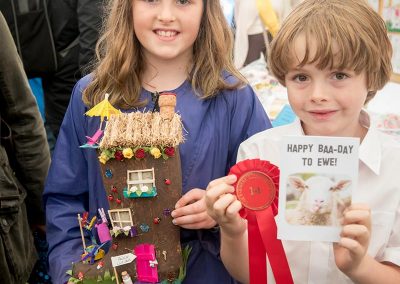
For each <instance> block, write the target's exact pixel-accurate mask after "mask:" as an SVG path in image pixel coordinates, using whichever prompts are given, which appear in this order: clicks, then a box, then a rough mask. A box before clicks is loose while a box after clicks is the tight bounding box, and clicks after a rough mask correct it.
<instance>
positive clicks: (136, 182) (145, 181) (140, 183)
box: [126, 168, 156, 190]
mask: <svg viewBox="0 0 400 284" xmlns="http://www.w3.org/2000/svg"><path fill="white" fill-rule="evenodd" d="M149 172H150V173H151V176H152V177H153V178H152V179H143V178H142V176H143V173H149ZM132 173H137V175H138V179H137V180H131V179H130V174H132ZM126 183H127V185H128V187H127V188H128V190H129V189H130V188H131V187H132V186H134V185H136V186H139V187H140V188H142V187H143V186H144V185H145V184H149V183H151V184H152V187H155V186H156V182H155V176H154V168H151V169H144V170H133V171H132V170H128V171H127V178H126ZM149 190H151V188H149Z"/></svg>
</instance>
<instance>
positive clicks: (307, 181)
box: [277, 136, 359, 242]
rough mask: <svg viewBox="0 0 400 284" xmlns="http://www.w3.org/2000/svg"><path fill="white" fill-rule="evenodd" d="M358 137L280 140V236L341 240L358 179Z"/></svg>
mask: <svg viewBox="0 0 400 284" xmlns="http://www.w3.org/2000/svg"><path fill="white" fill-rule="evenodd" d="M358 145H359V139H357V138H348V137H321V136H286V137H284V138H283V140H282V144H281V154H282V155H281V157H282V161H281V164H280V165H281V167H280V181H279V212H278V219H277V221H278V238H279V239H282V240H298V241H326V242H336V241H338V240H339V234H340V231H341V226H342V225H341V223H342V219H343V214H344V211H345V209H346V208H347V207H349V206H350V205H351V203H352V193H353V188H356V186H357V179H358Z"/></svg>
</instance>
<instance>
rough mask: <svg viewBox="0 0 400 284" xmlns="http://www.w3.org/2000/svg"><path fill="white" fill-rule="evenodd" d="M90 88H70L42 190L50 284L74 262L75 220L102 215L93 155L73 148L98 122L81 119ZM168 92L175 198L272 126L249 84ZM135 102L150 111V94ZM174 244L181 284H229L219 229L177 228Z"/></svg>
mask: <svg viewBox="0 0 400 284" xmlns="http://www.w3.org/2000/svg"><path fill="white" fill-rule="evenodd" d="M226 80H227V81H228V82H230V83H232V82H234V80H235V78H234V77H232V76H229V75H228V76H226ZM89 82H90V76H86V77H84V78H82V79H81V80H80V81H79V82H78V83H77V84H76V86H75V88H74V90H73V93H72V96H71V101H70V104H69V107H68V110H67V112H66V114H65V117H64V121H63V123H62V126H61V130H60V134H59V136H58V140H57V145H56V149H55V152H54V154H53V157H52V163H51V167H50V171H49V175H48V178H47V182H46V187H45V191H44V203H45V206H46V216H47V238H48V242H49V263H50V274H51V276H52V279H53V281H54V283H64V282H65V281H67V280H68V275H67V274H66V273H65V272H66V271H67V270H68V269H71V263H72V262H74V261H75V262H76V261H79V259H80V254H81V253H82V250H83V247H82V240H81V236H80V231H79V223H78V220H77V214H78V213H80V214H82V212H84V211H89V214H90V216H93V215H97V209H98V208H104V209H105V210H106V209H108V200H107V197H106V192H105V190H104V187H103V182H102V176H101V172H100V166H99V161H98V157H97V156H98V153H97V152H96V151H95V150H93V149H82V148H79V146H80V145H83V144H85V143H86V136H91V135H93V133H95V132H96V130H97V129H98V127H99V124H100V121H99V119H98V118H92V117H87V116H85V115H84V114H85V112H86V111H87V110H88V108H87V107H86V106H85V105H84V103H83V101H82V91H83V90H84V89H85V87H86V86H87V85H88V83H89ZM172 92H174V93H176V95H177V105H176V109H175V110H176V112H177V113H179V114H180V115H181V118H182V122H183V125H184V128H185V134H184V135H185V142H184V143H183V144H181V145H180V146H179V152H180V156H181V165H182V185H183V192H182V194H184V193H186V192H188V191H189V190H191V189H193V188H201V189H205V188H206V187H207V185H208V183H209V182H210V181H211V180H213V179H216V178H219V177H222V176H225V175H226V174H227V173H228V171H229V168H230V167H231V166H233V165H234V164H235V162H236V155H237V151H238V148H239V145H240V143H241V142H242V141H244V140H246V139H247V138H248V137H250V136H252V135H253V134H255V133H257V132H260V131H263V130H265V129H267V128H270V127H271V124H270V121H269V119H268V117H267V115H266V113H265V111H264V109H263V107H262V105H261V104H260V102H259V100H258V99H257V97H256V95H255V93H254V91H253V90H252V89H251V87H250V86H245V87H243V88H239V89H235V90H225V91H222V92H221V93H220V94H218V95H217V96H216V97H214V98H212V99H208V100H201V99H199V98H198V96H196V95H195V93H194V91H193V89H192V87H191V84H190V83H189V82H188V81H185V82H184V83H183V84H182V85H181V86H180V87H178V88H177V89H175V90H172ZM141 98H142V99H147V101H148V104H147V105H146V107H145V108H142V109H138V110H141V111H143V110H152V109H153V106H154V103H153V102H152V100H151V93H150V92H148V91H146V90H143V91H142V93H141ZM181 242H182V244H183V246H185V245H186V244H189V245H190V246H191V247H192V252H191V254H190V257H189V261H188V268H187V275H186V279H185V281H184V283H190V284H197V283H198V284H200V283H210V284H213V283H215V284H217V283H218V284H224V283H236V282H235V281H234V280H233V279H232V278H231V277H230V276H229V274H228V272H227V271H226V270H225V268H224V266H223V264H222V262H221V260H220V257H219V247H220V246H219V232H218V230H216V229H211V230H187V229H181Z"/></svg>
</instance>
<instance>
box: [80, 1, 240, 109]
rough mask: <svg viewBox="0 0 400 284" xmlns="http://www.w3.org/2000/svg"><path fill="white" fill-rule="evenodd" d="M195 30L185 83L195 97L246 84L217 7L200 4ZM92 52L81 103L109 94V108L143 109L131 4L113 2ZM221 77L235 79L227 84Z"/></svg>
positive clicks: (91, 102)
mask: <svg viewBox="0 0 400 284" xmlns="http://www.w3.org/2000/svg"><path fill="white" fill-rule="evenodd" d="M203 2H204V13H203V16H202V20H201V23H200V30H199V34H198V36H197V39H196V41H195V42H194V46H193V69H192V72H191V73H190V75H189V78H188V79H189V81H190V82H191V84H192V87H193V89H194V90H195V91H196V93H197V94H198V95H199V97H201V98H204V99H207V98H211V97H214V96H216V95H217V94H218V92H219V91H220V90H223V89H234V88H238V87H239V86H241V85H243V84H244V83H245V79H244V78H243V76H242V75H241V74H240V73H239V72H238V71H237V69H236V68H235V67H234V65H233V61H232V46H233V36H232V32H231V30H230V28H229V26H228V24H227V22H226V20H225V18H224V15H223V12H222V9H221V6H220V2H219V1H217V0H204V1H203ZM106 14H108V16H107V17H106V21H105V23H104V25H103V30H102V32H101V34H102V35H101V37H100V39H99V41H98V43H97V46H96V61H95V62H94V65H93V66H94V71H93V73H92V77H93V78H92V81H91V82H90V83H89V85H88V86H87V88H86V89H85V90H84V92H83V101H84V103H85V104H86V105H88V106H89V107H90V106H93V105H95V104H97V103H99V102H100V101H101V100H103V99H104V94H105V93H110V94H111V96H110V102H111V103H112V104H113V105H114V106H116V107H119V108H122V109H128V108H132V107H138V106H142V105H143V104H144V103H145V102H141V101H139V97H140V90H141V81H142V78H141V74H142V73H143V71H144V68H145V66H144V65H145V62H144V59H143V54H142V47H141V44H140V42H139V41H138V39H137V38H136V36H135V31H134V29H133V19H132V0H113V1H110V2H109V6H108V7H107V12H106ZM223 71H227V72H228V73H230V74H232V75H233V76H235V77H236V78H237V79H238V80H237V82H236V83H235V84H228V83H226V82H225V80H224V78H223Z"/></svg>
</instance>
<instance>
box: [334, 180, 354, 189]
mask: <svg viewBox="0 0 400 284" xmlns="http://www.w3.org/2000/svg"><path fill="white" fill-rule="evenodd" d="M350 185H351V180H341V181H339V182H338V183H337V184H336V185H335V186H333V187H332V188H331V190H332V191H340V190H343V189H345V188H348V187H349V186H350Z"/></svg>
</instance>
